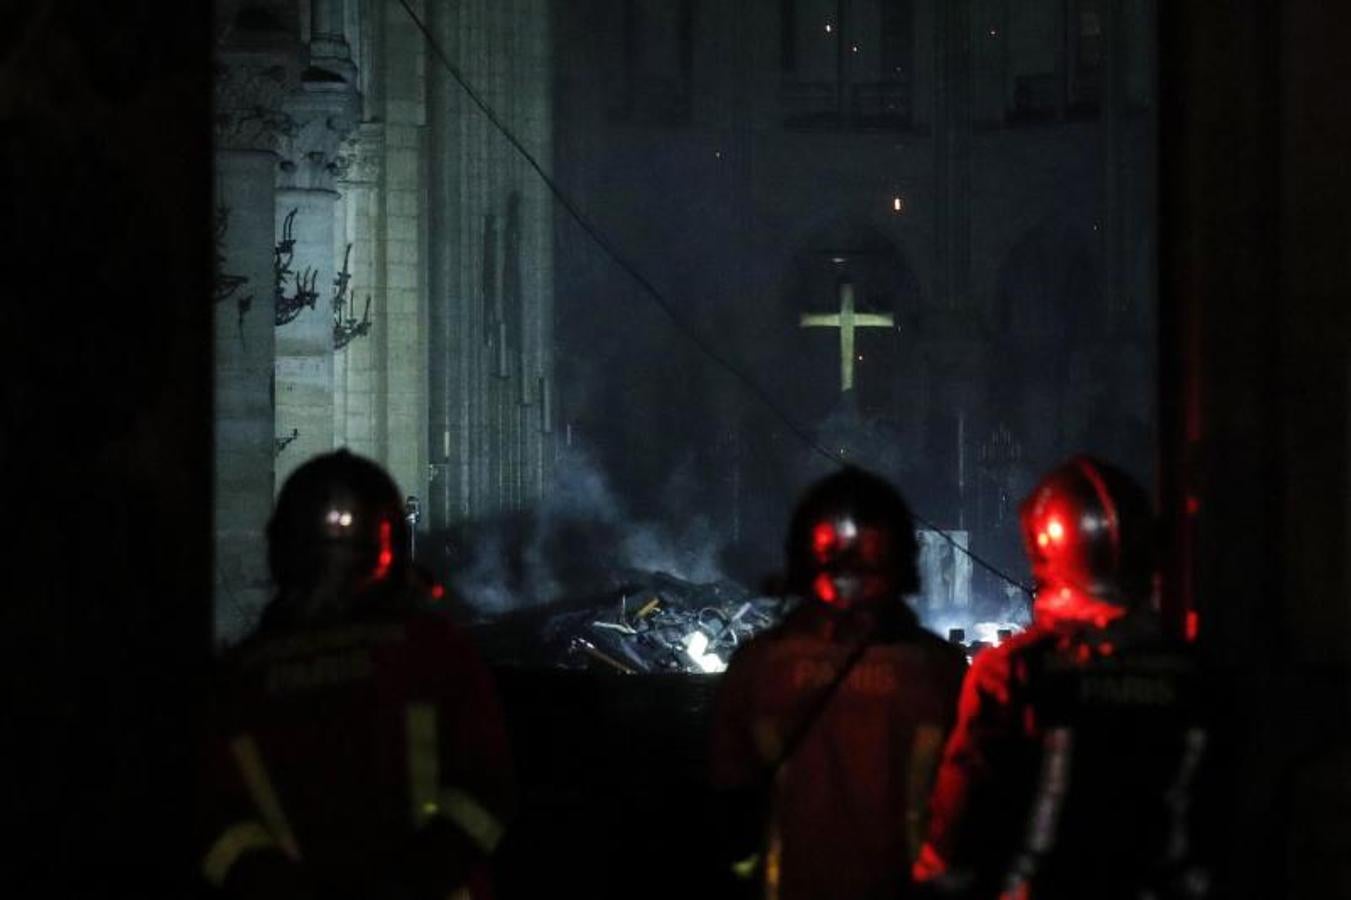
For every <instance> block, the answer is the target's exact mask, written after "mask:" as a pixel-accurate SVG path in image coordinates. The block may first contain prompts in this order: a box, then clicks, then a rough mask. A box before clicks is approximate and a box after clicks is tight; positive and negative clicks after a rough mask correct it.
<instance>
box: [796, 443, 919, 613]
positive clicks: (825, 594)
mask: <svg viewBox="0 0 1351 900" xmlns="http://www.w3.org/2000/svg"><path fill="white" fill-rule="evenodd" d="M787 550H788V587H789V589H790V590H791V591H793V592H794V593H797V594H799V595H801V596H809V597H813V598H815V599H816V600H819V601H821V602H822V603H825V604H826V605H828V606H832V607H836V608H841V609H847V608H851V607H855V606H862V605H869V604H874V603H878V602H880V601H886V600H892V599H895V598H898V597H900V596H903V595H905V594H913V593H915V592H916V591H918V590H919V571H918V569H917V567H916V557H917V556H918V554H919V545H918V544H917V543H916V540H915V522H914V518H913V517H912V515H911V513H910V509H909V507H908V506H906V503H905V500H904V499H902V498H901V495H900V494H899V493H897V491H896V489H895V488H893V487H892V486H891V485H890V484H888V483H887V482H886V481H884V480H883V479H881V478H879V477H877V476H876V475H872V474H869V473H867V472H864V471H862V470H861V469H857V468H854V467H852V466H851V467H848V468H845V469H844V470H843V471H840V472H837V473H835V474H834V475H830V476H828V477H826V478H824V479H822V480H820V481H818V482H817V483H816V484H814V485H813V486H812V487H811V488H809V489H808V491H807V494H806V496H805V497H803V499H802V501H801V502H800V503H799V504H798V507H797V510H796V511H795V512H794V514H793V519H792V524H791V525H790V526H789V530H788V547H787Z"/></svg>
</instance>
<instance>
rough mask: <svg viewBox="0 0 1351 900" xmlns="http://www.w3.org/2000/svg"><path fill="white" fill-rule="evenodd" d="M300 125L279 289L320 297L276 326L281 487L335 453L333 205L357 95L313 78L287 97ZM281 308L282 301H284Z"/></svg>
mask: <svg viewBox="0 0 1351 900" xmlns="http://www.w3.org/2000/svg"><path fill="white" fill-rule="evenodd" d="M286 109H287V112H288V113H289V114H290V116H291V117H292V118H293V119H294V121H295V127H294V128H293V129H292V131H291V133H290V134H289V135H287V136H286V137H285V138H284V139H283V141H282V142H281V147H280V153H281V157H282V159H281V164H280V167H279V179H278V189H277V208H276V234H277V240H278V241H279V242H280V241H281V240H282V239H283V238H284V237H285V235H284V233H283V231H284V223H285V222H286V219H287V217H288V216H289V215H290V214H291V212H292V211H294V212H295V217H294V220H293V222H292V226H291V237H292V239H293V240H294V242H295V243H294V246H293V256H292V258H291V262H290V268H291V271H292V274H291V275H290V276H289V277H287V278H286V280H285V283H284V284H283V285H282V291H283V294H284V295H285V296H293V295H294V294H295V292H296V290H297V288H298V287H299V286H300V284H301V283H302V282H303V283H305V284H306V285H309V284H311V283H312V284H313V289H314V291H316V292H317V294H318V297H317V298H316V300H315V303H314V306H313V308H305V309H302V310H301V311H300V313H299V314H298V315H297V316H296V317H295V318H294V319H293V320H291V321H290V322H287V323H286V324H283V325H280V326H278V328H277V337H276V340H277V350H276V402H277V407H276V434H277V437H278V438H279V439H282V440H285V439H289V438H291V437H292V435H294V439H292V440H290V443H288V444H287V445H286V447H285V448H284V449H283V450H281V452H280V454H279V455H278V457H277V464H276V484H277V486H278V487H280V486H281V484H282V483H283V482H284V481H285V480H286V476H287V475H289V474H290V473H291V472H292V471H293V470H294V469H295V468H296V467H297V466H299V465H300V464H301V463H303V462H304V461H305V460H307V459H309V458H310V457H312V456H314V455H316V454H319V453H326V452H328V451H330V450H332V449H333V293H334V284H333V283H334V276H335V273H336V271H337V267H338V266H339V265H341V261H339V260H335V259H334V252H333V250H334V205H335V204H336V203H337V200H338V193H337V191H336V189H335V188H336V178H337V175H338V172H339V166H338V163H337V155H338V147H339V143H340V142H341V140H342V139H343V137H345V136H346V134H347V133H348V132H349V131H350V130H351V129H352V128H353V127H354V126H355V124H356V94H355V92H354V91H352V90H351V89H350V88H349V87H348V85H347V84H346V83H345V82H343V81H341V80H333V79H331V78H319V79H316V78H314V77H312V76H311V74H310V73H309V72H307V73H306V77H305V79H304V80H303V82H302V85H301V90H300V91H299V92H298V93H295V94H292V95H291V96H290V97H289V98H288V99H287V104H286ZM279 302H281V301H280V300H279Z"/></svg>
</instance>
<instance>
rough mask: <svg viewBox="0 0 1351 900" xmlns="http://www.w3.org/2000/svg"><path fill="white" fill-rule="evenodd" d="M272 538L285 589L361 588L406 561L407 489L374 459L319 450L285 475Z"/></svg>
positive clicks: (272, 560) (273, 561)
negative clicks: (287, 476)
mask: <svg viewBox="0 0 1351 900" xmlns="http://www.w3.org/2000/svg"><path fill="white" fill-rule="evenodd" d="M267 541H268V554H267V556H268V566H269V567H270V568H271V570H272V578H273V580H274V581H275V582H276V585H277V588H278V593H279V596H285V595H288V594H290V595H307V594H312V593H314V592H316V591H318V590H319V589H320V587H321V586H323V589H324V590H325V591H327V592H330V593H337V594H356V593H360V592H361V591H363V590H366V589H368V588H371V587H373V586H375V585H377V584H381V583H384V582H387V581H389V580H390V578H391V576H392V575H395V574H396V573H400V572H402V571H403V570H404V569H405V568H406V567H407V564H408V521H407V519H406V518H405V516H404V503H403V496H402V495H401V494H400V493H399V490H398V488H397V487H396V486H395V484H394V481H393V479H391V478H390V477H389V475H388V474H386V473H385V470H384V469H382V468H380V466H378V465H376V464H375V463H373V462H371V461H370V460H368V459H365V458H363V457H360V456H356V455H355V454H352V453H349V452H347V451H346V450H339V451H337V452H336V453H327V454H324V455H322V456H316V457H315V458H314V459H311V460H309V461H308V462H306V463H305V464H304V465H302V466H300V468H298V469H296V470H295V471H294V472H292V473H291V475H290V477H289V478H287V479H286V483H285V484H284V485H283V486H282V489H281V494H280V495H279V496H278V497H277V506H276V509H275V510H274V511H273V513H272V518H271V520H270V521H269V522H268V525H267Z"/></svg>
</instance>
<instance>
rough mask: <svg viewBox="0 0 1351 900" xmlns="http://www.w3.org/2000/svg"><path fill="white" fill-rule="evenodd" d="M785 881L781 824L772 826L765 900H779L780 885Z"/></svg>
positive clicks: (766, 867)
mask: <svg viewBox="0 0 1351 900" xmlns="http://www.w3.org/2000/svg"><path fill="white" fill-rule="evenodd" d="M782 880H783V835H781V834H780V833H779V823H778V822H777V821H775V823H774V824H773V825H772V826H771V829H770V832H769V849H768V850H767V851H766V853H765V900H779V883H780V882H781V881H782Z"/></svg>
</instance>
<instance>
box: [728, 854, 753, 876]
mask: <svg viewBox="0 0 1351 900" xmlns="http://www.w3.org/2000/svg"><path fill="white" fill-rule="evenodd" d="M759 867H760V854H759V853H752V854H751V855H750V856H748V857H746V858H745V859H743V860H740V861H738V862H734V863H732V874H733V875H735V876H736V877H737V878H739V879H740V880H742V881H750V880H751V879H752V878H754V877H755V872H756V870H757V869H758V868H759Z"/></svg>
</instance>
